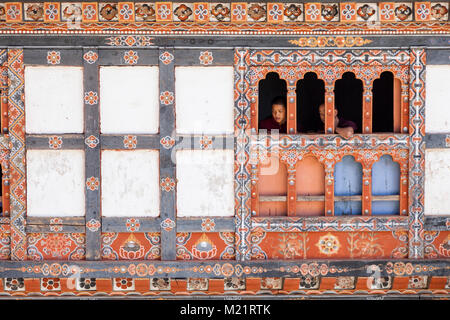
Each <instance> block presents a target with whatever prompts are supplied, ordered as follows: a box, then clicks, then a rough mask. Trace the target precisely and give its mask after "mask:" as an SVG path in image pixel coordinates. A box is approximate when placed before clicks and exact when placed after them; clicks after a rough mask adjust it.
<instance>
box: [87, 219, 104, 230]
mask: <svg viewBox="0 0 450 320" xmlns="http://www.w3.org/2000/svg"><path fill="white" fill-rule="evenodd" d="M101 226H102V225H101V223H100V221H98V220H95V219H91V220H89V221H88V222H87V223H86V228H88V229H89V231H91V232H96V231H98V230H99V229H100V227H101Z"/></svg>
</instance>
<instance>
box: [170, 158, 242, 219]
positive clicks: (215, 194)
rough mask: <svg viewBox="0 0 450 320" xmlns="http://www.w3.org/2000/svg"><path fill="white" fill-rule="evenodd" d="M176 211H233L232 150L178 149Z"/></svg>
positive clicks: (206, 213) (224, 213)
mask: <svg viewBox="0 0 450 320" xmlns="http://www.w3.org/2000/svg"><path fill="white" fill-rule="evenodd" d="M176 161H177V172H176V174H177V215H178V216H179V217H194V216H195V217H198V216H232V215H234V176H233V165H234V162H233V161H234V157H233V151H232V150H179V151H177V153H176Z"/></svg>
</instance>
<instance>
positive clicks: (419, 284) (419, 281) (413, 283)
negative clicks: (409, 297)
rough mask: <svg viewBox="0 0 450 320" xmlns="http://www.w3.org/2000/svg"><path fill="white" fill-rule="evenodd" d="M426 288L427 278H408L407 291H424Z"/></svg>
mask: <svg viewBox="0 0 450 320" xmlns="http://www.w3.org/2000/svg"><path fill="white" fill-rule="evenodd" d="M427 286H428V276H415V277H410V278H409V282H408V289H426V288H427Z"/></svg>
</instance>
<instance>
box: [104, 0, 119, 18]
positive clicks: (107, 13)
mask: <svg viewBox="0 0 450 320" xmlns="http://www.w3.org/2000/svg"><path fill="white" fill-rule="evenodd" d="M100 16H101V17H102V18H103V19H105V20H108V21H112V20H114V18H116V17H117V7H116V4H113V3H107V4H106V5H104V6H103V8H101V9H100Z"/></svg>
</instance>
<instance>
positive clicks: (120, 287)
mask: <svg viewBox="0 0 450 320" xmlns="http://www.w3.org/2000/svg"><path fill="white" fill-rule="evenodd" d="M113 283H114V286H113V290H117V291H131V290H134V279H132V278H114V279H113Z"/></svg>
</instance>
